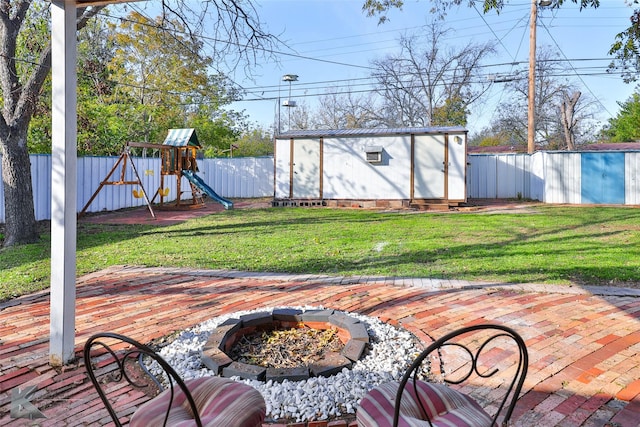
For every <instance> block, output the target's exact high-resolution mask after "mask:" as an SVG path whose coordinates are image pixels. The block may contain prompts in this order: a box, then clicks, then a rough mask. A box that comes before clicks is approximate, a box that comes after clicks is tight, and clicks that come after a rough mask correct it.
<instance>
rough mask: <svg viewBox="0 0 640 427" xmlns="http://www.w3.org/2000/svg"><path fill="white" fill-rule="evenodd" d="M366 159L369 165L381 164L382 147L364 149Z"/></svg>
mask: <svg viewBox="0 0 640 427" xmlns="http://www.w3.org/2000/svg"><path fill="white" fill-rule="evenodd" d="M364 151H365V153H366V159H367V162H369V163H380V162H382V147H365V149H364Z"/></svg>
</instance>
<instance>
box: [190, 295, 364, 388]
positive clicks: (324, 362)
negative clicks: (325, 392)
mask: <svg viewBox="0 0 640 427" xmlns="http://www.w3.org/2000/svg"><path fill="white" fill-rule="evenodd" d="M290 328H296V329H302V328H310V329H316V330H322V331H325V330H329V329H330V330H334V331H336V333H337V336H338V338H339V339H340V341H341V342H342V344H343V347H342V349H341V351H339V352H338V351H327V352H324V353H323V354H322V355H321V356H320V357H319V358H317V360H314V361H312V362H311V363H309V364H301V365H298V366H293V367H279V366H270V367H265V366H260V365H257V364H249V363H243V362H240V361H237V360H234V357H233V355H232V353H233V352H232V351H231V350H232V349H233V348H234V346H236V344H237V343H238V342H239V341H241V340H243V337H247V336H250V335H253V334H256V333H261V332H271V331H275V330H282V329H290ZM368 344H369V334H368V333H367V328H366V326H365V325H364V324H363V323H361V322H360V321H359V320H358V319H356V318H355V317H352V316H349V315H347V314H345V313H343V312H335V311H334V310H306V311H303V310H299V309H290V308H285V309H274V310H272V311H264V312H256V313H251V314H246V315H243V316H239V317H238V318H231V319H228V320H226V321H225V322H223V323H222V324H220V325H219V326H218V327H217V328H216V329H215V330H214V331H213V332H212V334H211V336H210V337H209V339H208V340H207V343H206V344H205V346H204V348H203V349H202V353H201V354H202V356H201V357H202V363H203V364H204V365H205V366H206V367H207V368H209V369H211V370H212V371H214V372H216V373H218V374H219V375H222V376H225V377H240V378H243V379H250V380H259V381H276V382H282V381H284V380H285V379H286V380H289V381H301V380H306V379H308V378H310V377H319V376H323V377H328V376H331V375H334V374H336V373H338V372H340V371H342V370H343V369H345V368H347V369H349V368H351V365H352V364H353V362H356V361H358V360H359V359H360V357H361V356H362V354H363V352H364V350H365V348H366V347H367V345H368Z"/></svg>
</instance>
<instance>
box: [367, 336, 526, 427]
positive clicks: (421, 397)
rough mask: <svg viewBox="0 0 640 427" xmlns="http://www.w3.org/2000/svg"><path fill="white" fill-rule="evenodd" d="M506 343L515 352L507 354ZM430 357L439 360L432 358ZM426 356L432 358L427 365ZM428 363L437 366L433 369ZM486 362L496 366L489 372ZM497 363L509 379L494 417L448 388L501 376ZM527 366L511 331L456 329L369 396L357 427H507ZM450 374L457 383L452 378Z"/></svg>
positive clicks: (520, 341) (522, 345) (521, 347)
mask: <svg viewBox="0 0 640 427" xmlns="http://www.w3.org/2000/svg"><path fill="white" fill-rule="evenodd" d="M482 331H486V332H484V333H482ZM487 335H488V336H487ZM504 343H507V344H509V346H510V347H513V349H512V350H511V349H510V348H507V346H505V345H503V344H504ZM434 352H436V353H437V355H435V354H434V355H432V353H434ZM453 353H457V354H456V357H455V358H453V359H454V360H453V361H451V362H449V361H447V364H449V363H452V365H451V369H447V367H446V366H444V363H445V360H444V356H446V355H449V356H452V354H453ZM429 355H432V357H430V358H429V359H427V356H429ZM512 355H515V356H517V357H515V360H512V359H514V357H510V356H512ZM460 356H463V357H462V358H461V357H460ZM431 359H435V360H436V361H439V363H435V366H434V363H433V360H431ZM425 360H426V361H427V362H425ZM485 361H491V362H497V363H495V364H494V363H491V365H492V368H489V367H486V366H485V363H484V362H485ZM423 362H425V363H424V364H423ZM465 362H466V363H465ZM500 363H502V364H503V365H505V369H508V373H509V375H508V378H507V384H505V385H504V388H505V390H504V396H503V397H502V400H501V401H500V402H498V404H497V405H496V406H497V409H496V412H495V414H494V415H493V416H490V415H489V414H488V413H487V412H486V411H485V410H484V409H483V408H482V407H481V406H480V405H479V404H478V403H477V402H476V401H475V400H474V399H473V398H471V397H470V396H468V395H467V394H464V393H461V392H460V391H457V390H454V389H453V388H451V387H449V386H448V384H461V383H463V382H464V381H466V380H468V379H469V378H470V377H471V376H472V375H473V374H474V373H475V374H476V375H477V376H478V377H480V378H482V379H486V380H487V381H490V380H489V379H490V378H491V377H493V376H494V375H495V374H496V373H498V371H499V368H495V365H496V364H500ZM528 363H529V356H528V353H527V348H526V345H525V343H524V340H523V339H522V337H521V336H520V335H518V333H516V332H515V331H514V330H513V329H511V328H508V327H506V326H502V325H493V324H480V325H474V326H469V327H466V328H462V329H458V330H456V331H453V332H451V333H449V334H446V335H444V336H443V337H441V338H439V339H438V340H436V341H434V342H433V343H432V344H431V345H429V346H428V347H427V348H426V349H425V350H424V351H423V352H422V353H421V354H420V355H419V356H418V357H417V358H416V359H415V361H414V362H413V363H412V365H411V366H410V367H409V368H408V369H407V371H406V372H405V374H404V376H403V378H402V380H401V381H400V382H390V383H386V384H382V385H380V386H378V387H375V388H374V389H372V390H371V391H369V393H367V395H366V396H365V397H363V399H362V400H361V402H360V406H359V407H358V410H357V412H356V418H357V421H358V426H360V427H398V426H399V425H401V426H430V427H434V426H436V427H437V426H445V425H446V426H474V427H475V426H478V427H480V426H482V427H485V426H494V425H498V422H500V423H501V424H502V425H506V424H507V423H508V421H509V419H510V418H511V415H512V414H513V409H514V407H515V405H516V402H517V400H518V397H519V395H520V391H521V390H522V386H523V384H524V380H525V377H526V375H527V367H528ZM425 365H429V366H425ZM436 369H437V370H438V372H439V373H440V375H441V377H442V382H441V383H437V382H434V381H433V376H432V375H433V371H434V370H436ZM512 371H513V372H512ZM454 373H455V375H456V378H452V374H454ZM496 383H497V381H494V383H492V384H491V385H490V387H491V388H492V389H493V388H494V387H495V386H496ZM494 409H495V408H494Z"/></svg>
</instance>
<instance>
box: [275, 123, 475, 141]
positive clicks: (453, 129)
mask: <svg viewBox="0 0 640 427" xmlns="http://www.w3.org/2000/svg"><path fill="white" fill-rule="evenodd" d="M466 132H467V130H466V129H465V128H463V127H462V126H447V127H437V126H432V127H404V128H362V129H301V130H290V131H287V132H282V133H280V134H279V135H276V139H289V138H305V137H312V138H319V137H340V136H372V135H380V136H386V135H410V134H420V135H422V134H443V133H466Z"/></svg>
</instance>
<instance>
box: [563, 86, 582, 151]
mask: <svg viewBox="0 0 640 427" xmlns="http://www.w3.org/2000/svg"><path fill="white" fill-rule="evenodd" d="M580 95H582V93H580V91H575V92H574V93H573V95H571V96H569V95H568V94H566V93H565V94H564V99H563V100H562V105H560V120H561V121H562V130H563V133H564V141H565V144H566V145H567V150H575V149H576V136H575V129H576V127H577V126H578V120H577V119H576V117H575V114H576V104H577V103H578V100H579V99H580Z"/></svg>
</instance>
